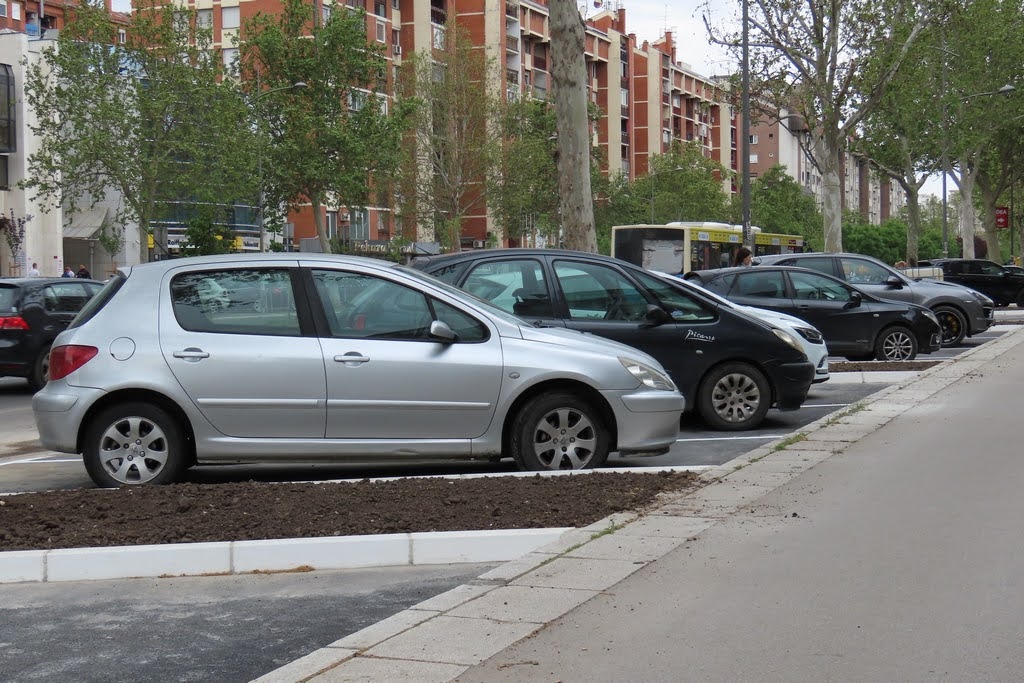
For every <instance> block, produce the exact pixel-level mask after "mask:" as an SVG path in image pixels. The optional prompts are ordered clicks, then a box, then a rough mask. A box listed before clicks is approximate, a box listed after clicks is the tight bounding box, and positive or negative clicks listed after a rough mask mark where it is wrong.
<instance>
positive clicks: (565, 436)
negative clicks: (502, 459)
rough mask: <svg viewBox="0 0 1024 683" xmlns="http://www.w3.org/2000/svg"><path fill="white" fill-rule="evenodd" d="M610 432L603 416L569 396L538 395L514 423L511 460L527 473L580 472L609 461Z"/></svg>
mask: <svg viewBox="0 0 1024 683" xmlns="http://www.w3.org/2000/svg"><path fill="white" fill-rule="evenodd" d="M610 440H611V439H610V437H609V435H608V430H607V429H606V428H605V427H604V426H603V424H602V423H601V415H600V413H599V412H598V411H597V410H595V409H594V408H593V407H592V406H591V405H590V404H589V403H587V402H586V401H584V400H582V399H580V398H578V397H577V396H574V395H573V394H569V393H555V394H550V395H544V396H538V397H537V398H535V399H533V400H532V401H530V402H529V403H528V404H527V405H526V406H524V407H523V409H522V410H521V411H519V415H517V416H516V419H515V420H514V422H513V424H512V436H511V440H510V442H511V446H512V457H513V458H515V461H516V464H517V465H519V467H520V468H521V469H524V470H580V469H584V468H588V467H600V466H601V465H603V464H604V462H605V460H607V459H608V448H609V445H610Z"/></svg>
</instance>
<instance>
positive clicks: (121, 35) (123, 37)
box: [117, 28, 128, 45]
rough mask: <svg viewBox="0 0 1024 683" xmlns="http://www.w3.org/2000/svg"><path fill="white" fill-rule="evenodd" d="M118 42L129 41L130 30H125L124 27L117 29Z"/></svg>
mask: <svg viewBox="0 0 1024 683" xmlns="http://www.w3.org/2000/svg"><path fill="white" fill-rule="evenodd" d="M117 42H119V43H121V44H122V45H124V44H125V43H127V42H128V32H127V31H125V30H124V29H123V28H119V29H117Z"/></svg>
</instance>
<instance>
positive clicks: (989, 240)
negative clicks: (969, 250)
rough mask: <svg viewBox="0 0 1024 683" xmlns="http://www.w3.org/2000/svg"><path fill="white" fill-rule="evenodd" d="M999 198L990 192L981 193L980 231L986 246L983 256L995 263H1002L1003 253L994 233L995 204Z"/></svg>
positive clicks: (983, 191)
mask: <svg viewBox="0 0 1024 683" xmlns="http://www.w3.org/2000/svg"><path fill="white" fill-rule="evenodd" d="M998 201H999V197H998V196H996V195H994V194H993V193H992V192H986V191H985V190H984V189H982V191H981V205H982V214H983V215H984V217H985V218H984V226H983V228H982V230H983V231H984V235H985V244H987V245H988V253H987V254H986V255H985V258H987V259H988V260H989V261H995V262H996V263H1002V262H1003V252H1002V249H1000V248H999V235H998V234H997V232H996V203H997V202H998Z"/></svg>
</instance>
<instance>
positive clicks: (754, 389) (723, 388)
mask: <svg viewBox="0 0 1024 683" xmlns="http://www.w3.org/2000/svg"><path fill="white" fill-rule="evenodd" d="M762 400H763V399H762V396H761V389H760V387H758V386H757V382H755V381H754V380H753V379H752V378H750V377H749V376H747V375H744V374H741V373H732V374H729V375H725V376H724V377H722V378H721V379H719V380H718V381H717V382H715V387H714V389H713V390H712V392H711V401H712V404H713V408H714V411H715V413H716V414H717V415H718V416H719V417H720V418H722V420H724V421H725V422H730V423H740V422H745V421H747V420H749V419H750V418H751V416H753V415H754V414H755V413H756V412H757V409H758V408H759V407H760V406H761V401H762Z"/></svg>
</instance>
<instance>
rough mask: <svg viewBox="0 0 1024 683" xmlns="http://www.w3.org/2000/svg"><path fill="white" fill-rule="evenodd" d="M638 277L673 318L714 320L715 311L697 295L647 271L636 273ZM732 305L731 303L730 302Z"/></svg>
mask: <svg viewBox="0 0 1024 683" xmlns="http://www.w3.org/2000/svg"><path fill="white" fill-rule="evenodd" d="M635 275H636V279H637V280H639V281H640V284H642V285H643V286H644V287H646V288H647V289H648V290H649V291H650V292H651V294H653V295H654V296H655V298H657V299H658V302H659V303H660V304H661V307H662V308H664V309H665V310H666V311H667V312H668V314H669V315H671V316H672V319H673V320H679V321H686V322H691V321H698V320H714V319H715V312H714V311H713V310H712V308H711V307H710V306H708V305H707V304H705V303H704V302H703V301H701V300H700V299H699V298H697V297H696V296H694V295H692V294H690V293H689V292H686V291H683V290H682V289H680V288H678V287H673V286H672V285H671V284H669V283H667V282H664V281H662V280H660V279H659V278H657V277H653V276H651V275H647V274H645V273H635ZM730 305H731V304H730Z"/></svg>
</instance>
